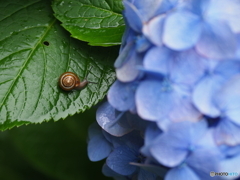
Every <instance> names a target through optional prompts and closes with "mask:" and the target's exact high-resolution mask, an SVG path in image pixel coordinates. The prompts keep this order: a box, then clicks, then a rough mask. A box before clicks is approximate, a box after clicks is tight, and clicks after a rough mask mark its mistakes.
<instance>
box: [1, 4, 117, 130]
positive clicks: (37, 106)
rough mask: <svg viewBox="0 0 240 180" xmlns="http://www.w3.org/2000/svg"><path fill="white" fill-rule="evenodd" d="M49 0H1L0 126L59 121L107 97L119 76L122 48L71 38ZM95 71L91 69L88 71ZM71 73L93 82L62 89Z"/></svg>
mask: <svg viewBox="0 0 240 180" xmlns="http://www.w3.org/2000/svg"><path fill="white" fill-rule="evenodd" d="M52 13H53V12H52V9H51V5H50V1H48V0H11V1H4V0H0V27H1V28H0V50H1V51H0V129H1V130H5V129H7V128H11V127H14V126H19V125H22V124H27V123H41V122H43V121H48V120H50V119H54V120H55V121H56V120H59V119H61V118H66V117H67V116H69V115H73V114H75V113H79V112H83V111H84V110H86V109H88V108H90V107H91V106H93V105H95V104H96V103H97V102H99V100H101V99H103V97H104V96H105V94H106V92H107V90H108V88H109V86H110V85H111V84H112V83H113V81H114V79H115V73H114V72H113V70H112V66H110V65H111V64H109V62H112V61H113V60H114V59H115V58H116V55H117V54H118V53H117V51H118V48H100V47H91V46H88V45H86V43H83V42H80V41H77V40H75V39H72V38H70V37H69V33H68V32H67V31H65V30H64V28H62V27H61V26H60V25H59V23H58V21H57V20H56V19H55V17H54V16H53V15H52ZM89 69H91V71H89ZM66 71H71V72H75V73H76V74H78V75H79V77H80V79H84V77H86V76H87V74H88V80H89V81H93V82H96V83H97V84H88V86H87V87H86V88H85V89H83V90H81V91H73V92H70V93H67V92H64V91H62V90H61V89H60V88H59V87H58V79H59V76H60V75H61V74H62V73H64V72H66Z"/></svg>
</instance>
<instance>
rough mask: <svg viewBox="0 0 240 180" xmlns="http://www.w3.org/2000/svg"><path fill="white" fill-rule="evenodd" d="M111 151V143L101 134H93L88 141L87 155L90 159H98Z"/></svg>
mask: <svg viewBox="0 0 240 180" xmlns="http://www.w3.org/2000/svg"><path fill="white" fill-rule="evenodd" d="M111 151H112V146H111V144H110V143H109V142H108V141H107V140H106V139H105V138H104V136H103V135H99V136H95V137H93V138H91V139H90V141H89V142H88V157H89V159H90V160H91V161H100V160H102V159H104V158H106V157H107V156H108V155H109V154H110V152H111Z"/></svg>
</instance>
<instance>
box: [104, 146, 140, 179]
mask: <svg viewBox="0 0 240 180" xmlns="http://www.w3.org/2000/svg"><path fill="white" fill-rule="evenodd" d="M136 161H137V153H136V152H134V151H133V150H131V149H130V148H128V147H127V146H120V147H118V148H116V149H114V151H113V152H112V153H111V154H110V155H109V156H108V158H107V161H106V162H107V165H108V167H109V168H110V169H112V170H113V171H115V172H116V173H118V174H121V175H125V176H127V175H131V174H133V173H134V171H136V169H137V167H136V166H133V165H130V164H129V163H130V162H136Z"/></svg>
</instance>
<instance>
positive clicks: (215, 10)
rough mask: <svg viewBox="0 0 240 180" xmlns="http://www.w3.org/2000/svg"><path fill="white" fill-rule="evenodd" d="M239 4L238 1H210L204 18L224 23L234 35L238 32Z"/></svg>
mask: <svg viewBox="0 0 240 180" xmlns="http://www.w3.org/2000/svg"><path fill="white" fill-rule="evenodd" d="M239 9H240V2H239V1H238V0H231V1H226V0H218V1H210V4H209V7H208V9H207V11H206V12H205V13H206V17H207V18H209V19H210V18H213V19H217V20H221V21H226V22H227V23H228V24H229V25H230V27H231V29H232V31H233V32H234V33H239V32H240V24H239V19H240V11H239Z"/></svg>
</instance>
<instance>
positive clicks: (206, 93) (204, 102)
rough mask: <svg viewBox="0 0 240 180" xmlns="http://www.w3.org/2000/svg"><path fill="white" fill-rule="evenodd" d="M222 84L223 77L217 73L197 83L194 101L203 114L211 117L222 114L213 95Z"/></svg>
mask: <svg viewBox="0 0 240 180" xmlns="http://www.w3.org/2000/svg"><path fill="white" fill-rule="evenodd" d="M221 85H222V79H221V77H219V76H215V75H212V76H211V75H208V76H206V77H205V78H203V79H202V80H201V81H200V82H199V83H198V84H197V85H196V87H195V89H194V91H193V103H194V105H195V106H196V107H197V108H198V109H199V110H200V111H201V112H202V113H203V114H206V115H208V116H210V117H217V116H219V115H220V110H219V109H218V108H217V106H216V105H215V104H214V102H213V97H214V95H215V93H216V91H217V89H218V88H220V87H221Z"/></svg>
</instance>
